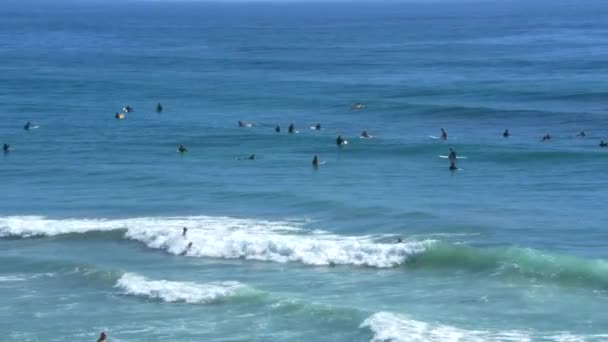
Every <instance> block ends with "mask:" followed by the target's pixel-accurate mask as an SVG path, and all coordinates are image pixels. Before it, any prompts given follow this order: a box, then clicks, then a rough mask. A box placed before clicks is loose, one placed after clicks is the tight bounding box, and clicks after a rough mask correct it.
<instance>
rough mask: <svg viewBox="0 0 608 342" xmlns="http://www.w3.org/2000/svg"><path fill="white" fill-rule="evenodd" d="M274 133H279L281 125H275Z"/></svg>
mask: <svg viewBox="0 0 608 342" xmlns="http://www.w3.org/2000/svg"><path fill="white" fill-rule="evenodd" d="M274 131H275V132H277V133H281V125H276V126H275V127H274Z"/></svg>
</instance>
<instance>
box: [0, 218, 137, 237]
mask: <svg viewBox="0 0 608 342" xmlns="http://www.w3.org/2000/svg"><path fill="white" fill-rule="evenodd" d="M128 221H129V220H103V219H65V220H52V219H47V218H45V217H42V216H9V217H1V218H0V237H24V238H26V237H34V236H55V235H61V234H70V233H86V232H89V231H108V230H116V229H126V224H128Z"/></svg>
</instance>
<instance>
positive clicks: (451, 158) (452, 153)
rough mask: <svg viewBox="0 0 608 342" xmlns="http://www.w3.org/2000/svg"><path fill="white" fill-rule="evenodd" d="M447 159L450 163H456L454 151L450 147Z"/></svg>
mask: <svg viewBox="0 0 608 342" xmlns="http://www.w3.org/2000/svg"><path fill="white" fill-rule="evenodd" d="M448 159H449V160H450V163H456V151H454V149H453V148H451V147H450V154H449V155H448Z"/></svg>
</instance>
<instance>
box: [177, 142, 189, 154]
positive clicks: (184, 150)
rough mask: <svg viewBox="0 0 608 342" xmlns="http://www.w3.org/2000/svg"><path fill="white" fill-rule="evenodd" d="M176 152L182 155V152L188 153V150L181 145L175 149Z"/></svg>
mask: <svg viewBox="0 0 608 342" xmlns="http://www.w3.org/2000/svg"><path fill="white" fill-rule="evenodd" d="M177 151H178V152H180V153H184V152H188V149H187V148H186V146H184V145H183V144H179V147H178V148H177Z"/></svg>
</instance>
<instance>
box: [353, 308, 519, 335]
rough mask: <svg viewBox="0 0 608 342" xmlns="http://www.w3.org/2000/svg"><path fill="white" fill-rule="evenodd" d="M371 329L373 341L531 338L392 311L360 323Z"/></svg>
mask: <svg viewBox="0 0 608 342" xmlns="http://www.w3.org/2000/svg"><path fill="white" fill-rule="evenodd" d="M360 327H361V328H369V329H370V330H371V331H372V332H373V333H374V336H373V338H372V341H373V342H387V341H392V342H401V341H403V342H405V341H407V342H445V341H463V342H464V341H466V342H477V341H479V342H484V341H518V342H519V341H530V340H531V338H530V336H529V335H528V334H527V333H526V332H520V331H500V332H490V331H478V330H465V329H460V328H456V327H452V326H449V325H443V324H434V323H426V322H421V321H416V320H413V319H409V318H407V317H406V316H403V315H399V314H394V313H390V312H378V313H375V314H373V315H372V316H370V317H369V318H367V319H366V320H365V321H364V322H363V323H362V324H361V326H360Z"/></svg>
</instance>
